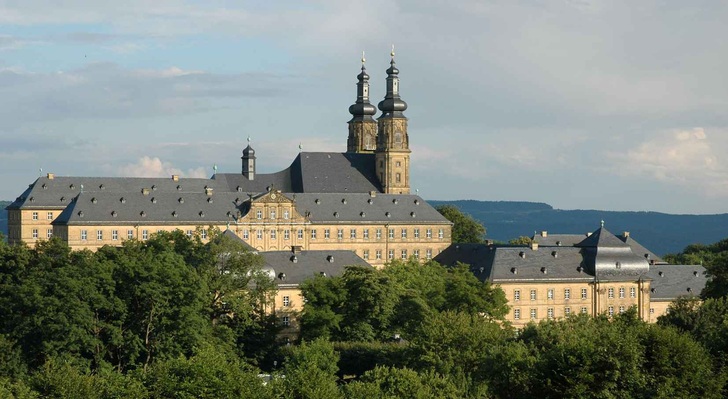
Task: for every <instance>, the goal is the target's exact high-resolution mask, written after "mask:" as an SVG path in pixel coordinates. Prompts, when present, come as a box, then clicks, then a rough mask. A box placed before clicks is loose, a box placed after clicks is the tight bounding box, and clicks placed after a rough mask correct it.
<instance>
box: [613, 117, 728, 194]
mask: <svg viewBox="0 0 728 399" xmlns="http://www.w3.org/2000/svg"><path fill="white" fill-rule="evenodd" d="M721 136H723V137H724V136H725V132H723V134H722V135H721V134H711V135H709V134H708V133H707V132H706V130H705V129H703V128H701V127H695V128H692V129H688V130H673V131H670V132H665V133H661V134H659V135H657V136H656V137H653V138H651V139H649V140H647V141H645V142H643V143H641V144H640V145H639V146H638V147H637V148H635V149H633V150H630V151H629V152H627V154H626V155H620V156H614V158H615V159H617V160H620V159H621V160H623V161H626V165H619V168H618V169H617V170H619V171H620V172H621V173H624V174H627V175H636V176H640V177H643V178H648V179H649V178H654V179H657V180H659V181H662V182H665V183H667V184H676V185H678V186H682V187H686V188H691V189H698V190H700V191H702V192H703V193H705V194H707V195H711V196H721V197H723V196H725V197H728V163H726V161H725V160H724V159H722V158H721V157H720V156H719V153H720V152H722V150H720V149H721V148H726V143H725V139H721V138H720V137H721Z"/></svg>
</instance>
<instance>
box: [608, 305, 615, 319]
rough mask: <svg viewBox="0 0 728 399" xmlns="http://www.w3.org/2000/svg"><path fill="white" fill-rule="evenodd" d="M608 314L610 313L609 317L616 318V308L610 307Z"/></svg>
mask: <svg viewBox="0 0 728 399" xmlns="http://www.w3.org/2000/svg"><path fill="white" fill-rule="evenodd" d="M607 312H608V313H609V317H612V316H614V306H610V307H609V309H608V310H607Z"/></svg>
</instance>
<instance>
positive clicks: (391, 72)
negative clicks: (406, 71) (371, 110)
mask: <svg viewBox="0 0 728 399" xmlns="http://www.w3.org/2000/svg"><path fill="white" fill-rule="evenodd" d="M391 56H392V61H391V62H390V63H389V69H387V94H386V95H385V96H384V100H382V101H380V102H379V110H380V111H382V117H387V116H396V117H404V115H403V114H402V112H403V111H405V110H406V109H407V103H406V102H404V101H403V100H402V99H401V98H400V97H399V76H398V75H399V69H397V66H396V64H395V62H394V46H393V47H392V53H391Z"/></svg>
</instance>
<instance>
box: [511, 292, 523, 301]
mask: <svg viewBox="0 0 728 399" xmlns="http://www.w3.org/2000/svg"><path fill="white" fill-rule="evenodd" d="M513 300H514V301H516V302H517V301H520V300H521V290H513Z"/></svg>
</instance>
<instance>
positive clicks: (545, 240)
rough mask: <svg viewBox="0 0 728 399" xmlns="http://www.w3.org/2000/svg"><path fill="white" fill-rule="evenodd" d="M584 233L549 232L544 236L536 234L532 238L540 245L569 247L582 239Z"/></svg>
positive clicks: (584, 235)
mask: <svg viewBox="0 0 728 399" xmlns="http://www.w3.org/2000/svg"><path fill="white" fill-rule="evenodd" d="M584 237H586V234H551V233H548V234H547V235H546V237H543V236H541V235H539V234H536V235H535V236H534V237H533V240H534V241H535V242H537V243H538V245H539V246H542V247H547V246H548V247H571V246H574V245H575V244H578V243H580V242H581V241H583V240H584Z"/></svg>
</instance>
